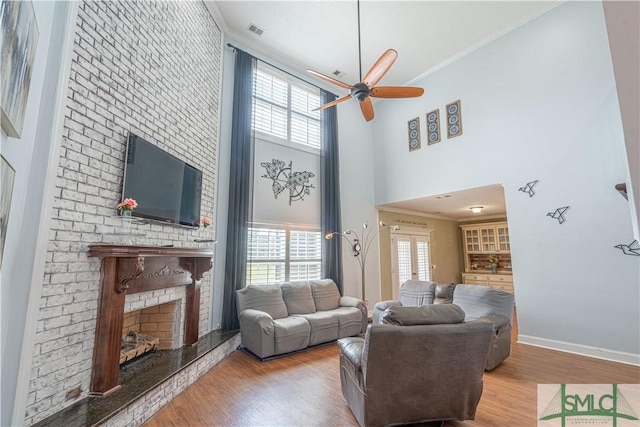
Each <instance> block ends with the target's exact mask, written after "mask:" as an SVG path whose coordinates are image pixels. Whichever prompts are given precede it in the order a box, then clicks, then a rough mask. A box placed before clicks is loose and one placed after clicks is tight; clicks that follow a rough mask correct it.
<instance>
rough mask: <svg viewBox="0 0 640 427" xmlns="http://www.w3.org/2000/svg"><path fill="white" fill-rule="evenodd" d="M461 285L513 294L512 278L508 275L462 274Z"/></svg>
mask: <svg viewBox="0 0 640 427" xmlns="http://www.w3.org/2000/svg"><path fill="white" fill-rule="evenodd" d="M462 283H465V284H468V285H486V286H491V287H492V288H497V289H502V290H503V291H507V292H511V293H513V276H512V275H510V274H491V273H489V274H479V273H462Z"/></svg>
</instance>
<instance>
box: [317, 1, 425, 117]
mask: <svg viewBox="0 0 640 427" xmlns="http://www.w3.org/2000/svg"><path fill="white" fill-rule="evenodd" d="M357 3H358V61H359V67H360V68H359V70H360V82H359V83H356V84H354V85H353V86H351V85H348V84H346V83H343V82H341V81H339V80H336V79H334V78H333V77H329V76H325V75H324V74H321V73H318V72H317V71H313V70H307V72H308V73H310V74H312V75H314V76H316V77H318V78H320V79H322V80H325V81H327V82H329V83H332V84H334V85H336V86H339V87H341V88H343V89H348V90H349V95H347V96H343V97H342V98H338V99H336V100H335V101H331V102H329V103H327V104H324V105H321V106H320V107H318V108H315V109H314V110H313V111H318V110H324V109H325V108H329V107H333V106H334V105H337V104H340V103H341V102H344V101H346V100H348V99H349V98H354V99H356V100H358V103H359V104H360V110H361V111H362V115H363V116H364V119H365V120H366V121H370V120H372V119H373V117H374V113H373V103H372V102H371V97H373V98H415V97H418V96H422V94H423V93H424V89H423V88H421V87H410V86H376V85H377V84H378V82H379V81H380V80H381V79H382V77H384V75H385V74H386V73H387V71H389V69H390V68H391V66H392V65H393V63H394V62H395V60H396V59H397V58H398V52H396V51H395V50H393V49H387V51H386V52H385V53H383V54H382V56H380V58H378V60H377V61H376V63H375V64H373V66H372V67H371V69H370V70H369V71H368V72H367V74H365V76H364V77H362V46H361V42H360V0H358V2H357Z"/></svg>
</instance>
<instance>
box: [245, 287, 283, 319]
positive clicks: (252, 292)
mask: <svg viewBox="0 0 640 427" xmlns="http://www.w3.org/2000/svg"><path fill="white" fill-rule="evenodd" d="M237 295H238V313H240V312H241V311H243V310H246V309H248V308H252V309H254V310H260V311H264V312H265V313H269V315H270V316H271V317H273V318H274V319H281V318H283V317H287V316H288V315H289V314H288V313H287V306H286V305H285V303H284V300H283V299H282V290H281V289H280V286H279V285H247V286H246V287H244V288H242V289H240V290H239V291H238V292H237Z"/></svg>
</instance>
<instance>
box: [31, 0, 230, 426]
mask: <svg viewBox="0 0 640 427" xmlns="http://www.w3.org/2000/svg"><path fill="white" fill-rule="evenodd" d="M80 9H81V11H80V14H79V18H78V20H77V27H76V36H75V47H74V53H73V55H72V65H71V69H72V72H71V78H70V81H69V85H68V86H69V89H68V92H67V95H68V100H67V108H66V112H65V114H66V118H65V120H64V130H63V131H62V135H61V136H62V137H63V143H62V149H61V151H60V154H61V157H60V160H59V167H58V171H57V172H58V177H57V178H56V188H55V192H54V197H55V198H54V206H53V209H52V219H53V221H52V226H53V228H54V230H52V231H50V232H49V236H50V243H49V244H48V252H47V255H46V260H47V265H46V267H45V269H46V272H45V275H44V277H43V292H42V301H41V304H40V305H41V307H42V309H41V313H40V318H39V319H40V320H39V321H38V327H37V328H38V332H37V335H36V341H37V343H36V347H37V348H38V349H39V352H42V351H43V350H50V349H51V348H52V346H53V345H54V344H53V343H56V344H55V345H58V344H60V346H61V348H62V344H63V343H64V342H68V343H69V345H80V346H81V350H80V352H78V353H76V354H74V355H73V356H69V357H66V358H62V360H61V363H60V364H59V365H56V364H55V363H52V364H47V366H46V368H43V370H42V372H41V371H40V370H33V372H32V378H33V379H37V380H38V381H32V382H31V384H32V385H31V386H30V390H29V394H28V396H29V397H28V399H29V400H28V409H27V414H26V417H25V422H26V423H27V424H32V423H34V422H37V421H38V420H41V419H43V418H44V417H46V416H47V415H49V414H51V413H53V412H56V411H58V410H60V409H62V407H64V406H66V405H69V404H71V403H72V402H67V401H65V399H64V394H65V392H66V391H67V389H68V387H69V386H72V385H75V384H84V385H85V392H84V393H86V392H87V390H86V387H88V383H89V377H90V374H91V353H92V350H93V335H94V333H95V315H96V313H97V298H98V293H99V289H100V283H99V282H100V261H99V260H95V259H89V260H88V259H87V257H86V251H87V249H88V245H89V244H91V243H95V242H102V241H104V239H105V238H106V236H104V235H103V233H104V232H105V230H109V227H111V230H112V229H113V227H114V226H115V224H109V223H108V222H107V220H108V219H109V218H110V217H112V216H114V215H115V214H116V211H115V205H116V204H117V202H118V201H119V199H120V191H121V186H122V175H123V162H124V150H125V146H126V135H127V132H128V131H133V132H135V133H137V134H139V135H141V136H143V137H145V138H147V139H149V140H150V141H152V142H154V143H156V144H158V145H159V146H160V147H161V148H163V149H165V150H167V151H169V152H170V153H172V154H174V155H176V156H178V157H180V158H183V159H185V160H187V161H191V162H192V163H194V166H196V167H198V168H200V169H201V170H202V171H203V183H204V189H203V199H202V209H203V212H202V214H203V216H209V217H210V218H214V215H213V212H214V204H213V194H215V192H216V182H217V181H216V178H215V175H216V170H215V165H216V148H217V133H218V128H219V125H218V120H219V112H218V111H217V105H218V99H219V94H220V90H219V87H218V79H219V73H220V66H221V64H220V60H221V56H222V54H221V52H220V43H221V38H222V35H221V32H220V29H219V28H218V27H217V25H216V24H215V22H213V20H212V18H211V16H210V15H209V13H208V11H207V10H206V8H205V7H204V5H203V3H202V2H187V3H184V4H182V3H177V2H176V3H170V2H93V1H86V2H83V3H81V6H80ZM139 39H142V40H144V42H143V43H140V42H139ZM133 46H135V47H136V49H137V53H136V54H135V55H133V54H132V53H131V52H132V47H133ZM176 46H179V48H178V49H176V48H175V47H176ZM162 61H164V62H165V63H167V64H168V65H169V66H167V67H158V66H157V64H158V63H159V62H162ZM140 70H144V71H143V72H141V71H140ZM158 82H161V83H158ZM195 87H197V88H198V91H197V92H195V91H193V90H192V89H191V88H195ZM132 88H134V89H135V90H132ZM187 112H188V113H187ZM194 141H202V142H194ZM214 220H215V219H214ZM140 229H144V230H145V232H146V233H147V235H146V236H144V237H143V238H140V239H139V241H140V242H144V244H149V245H161V244H174V245H177V246H178V245H184V246H189V245H193V239H194V238H210V234H209V233H206V232H204V230H199V231H193V230H185V229H181V228H175V227H171V226H166V225H158V224H153V225H148V226H144V227H140ZM74 274H75V281H74V282H68V281H69V280H71V278H72V277H73V275H74ZM207 280H208V278H207ZM65 282H68V283H65ZM203 283H204V281H203ZM63 292H66V294H65V293H63ZM69 295H70V296H72V297H73V299H72V300H69V299H65V298H68V296H69ZM201 295H202V300H201V301H202V307H201V315H200V319H201V322H200V326H201V329H204V328H208V325H207V324H208V318H209V312H210V307H209V304H210V299H211V298H210V291H209V290H208V289H205V286H203V287H202V289H201ZM147 297H148V295H147V296H145V298H147ZM127 298H128V300H127V303H126V305H127V309H133V308H132V306H138V305H140V306H146V305H148V304H150V303H155V302H160V301H161V300H162V301H163V300H165V299H167V300H173V299H184V288H182V289H181V290H180V291H179V292H175V291H173V290H172V291H169V292H163V293H158V294H157V295H155V296H151V298H152V299H151V301H144V300H143V299H129V296H127ZM85 304H87V306H85ZM182 305H183V306H184V304H182ZM61 310H62V312H61ZM181 312H182V313H183V312H184V310H183V309H182V311H181ZM56 316H58V317H60V316H62V317H61V319H60V320H57V322H59V323H60V324H61V326H60V327H54V326H55V325H56V323H55V322H56V321H55V320H54V319H55V317H56ZM64 316H66V317H64ZM69 316H71V320H70V322H71V323H70V324H68V325H67V324H65V323H66V322H67V320H68V317H69ZM183 323H184V321H183V320H182V324H183ZM182 326H183V325H182ZM45 327H46V328H49V327H53V328H54V329H51V330H45ZM201 332H202V330H201ZM65 340H68V341H65ZM38 346H39V347H38ZM46 353H47V354H50V355H52V356H53V355H55V356H58V354H57V353H56V350H50V351H47V352H46ZM47 360H48V359H47ZM42 361H43V359H40V362H39V363H42ZM69 364H71V365H69ZM45 371H46V372H45ZM48 371H50V372H49V373H47V372H48ZM40 375H42V376H41V377H40ZM51 375H53V377H54V378H57V379H60V383H64V384H65V386H64V387H62V389H57V388H56V387H58V386H56V385H55V384H48V383H47V382H48V381H51ZM83 378H84V379H83ZM165 390H166V391H165V392H164V393H163V394H162V396H161V398H160V399H159V400H157V401H156V402H154V405H155V406H158V407H159V406H161V405H163V404H164V403H165V402H166V401H167V400H168V399H169V398H170V397H168V396H173V395H174V394H173V393H174V391H173V390H174V388H173V387H168V386H167V387H166V389H165ZM36 395H37V398H36ZM153 409H154V410H155V409H157V408H156V407H154V408H153ZM126 414H128V415H126V416H123V420H122V421H121V423H122V424H121V425H130V424H131V422H133V423H134V424H135V423H138V424H140V423H142V422H144V420H146V419H148V416H149V415H148V413H145V412H144V411H140V412H139V414H138V417H137V418H134V417H133V414H134V412H126ZM114 420H115V419H114Z"/></svg>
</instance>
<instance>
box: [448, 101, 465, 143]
mask: <svg viewBox="0 0 640 427" xmlns="http://www.w3.org/2000/svg"><path fill="white" fill-rule="evenodd" d="M460 135H462V112H461V111H460V100H457V101H455V102H452V103H451V104H447V138H455V137H456V136H460Z"/></svg>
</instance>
